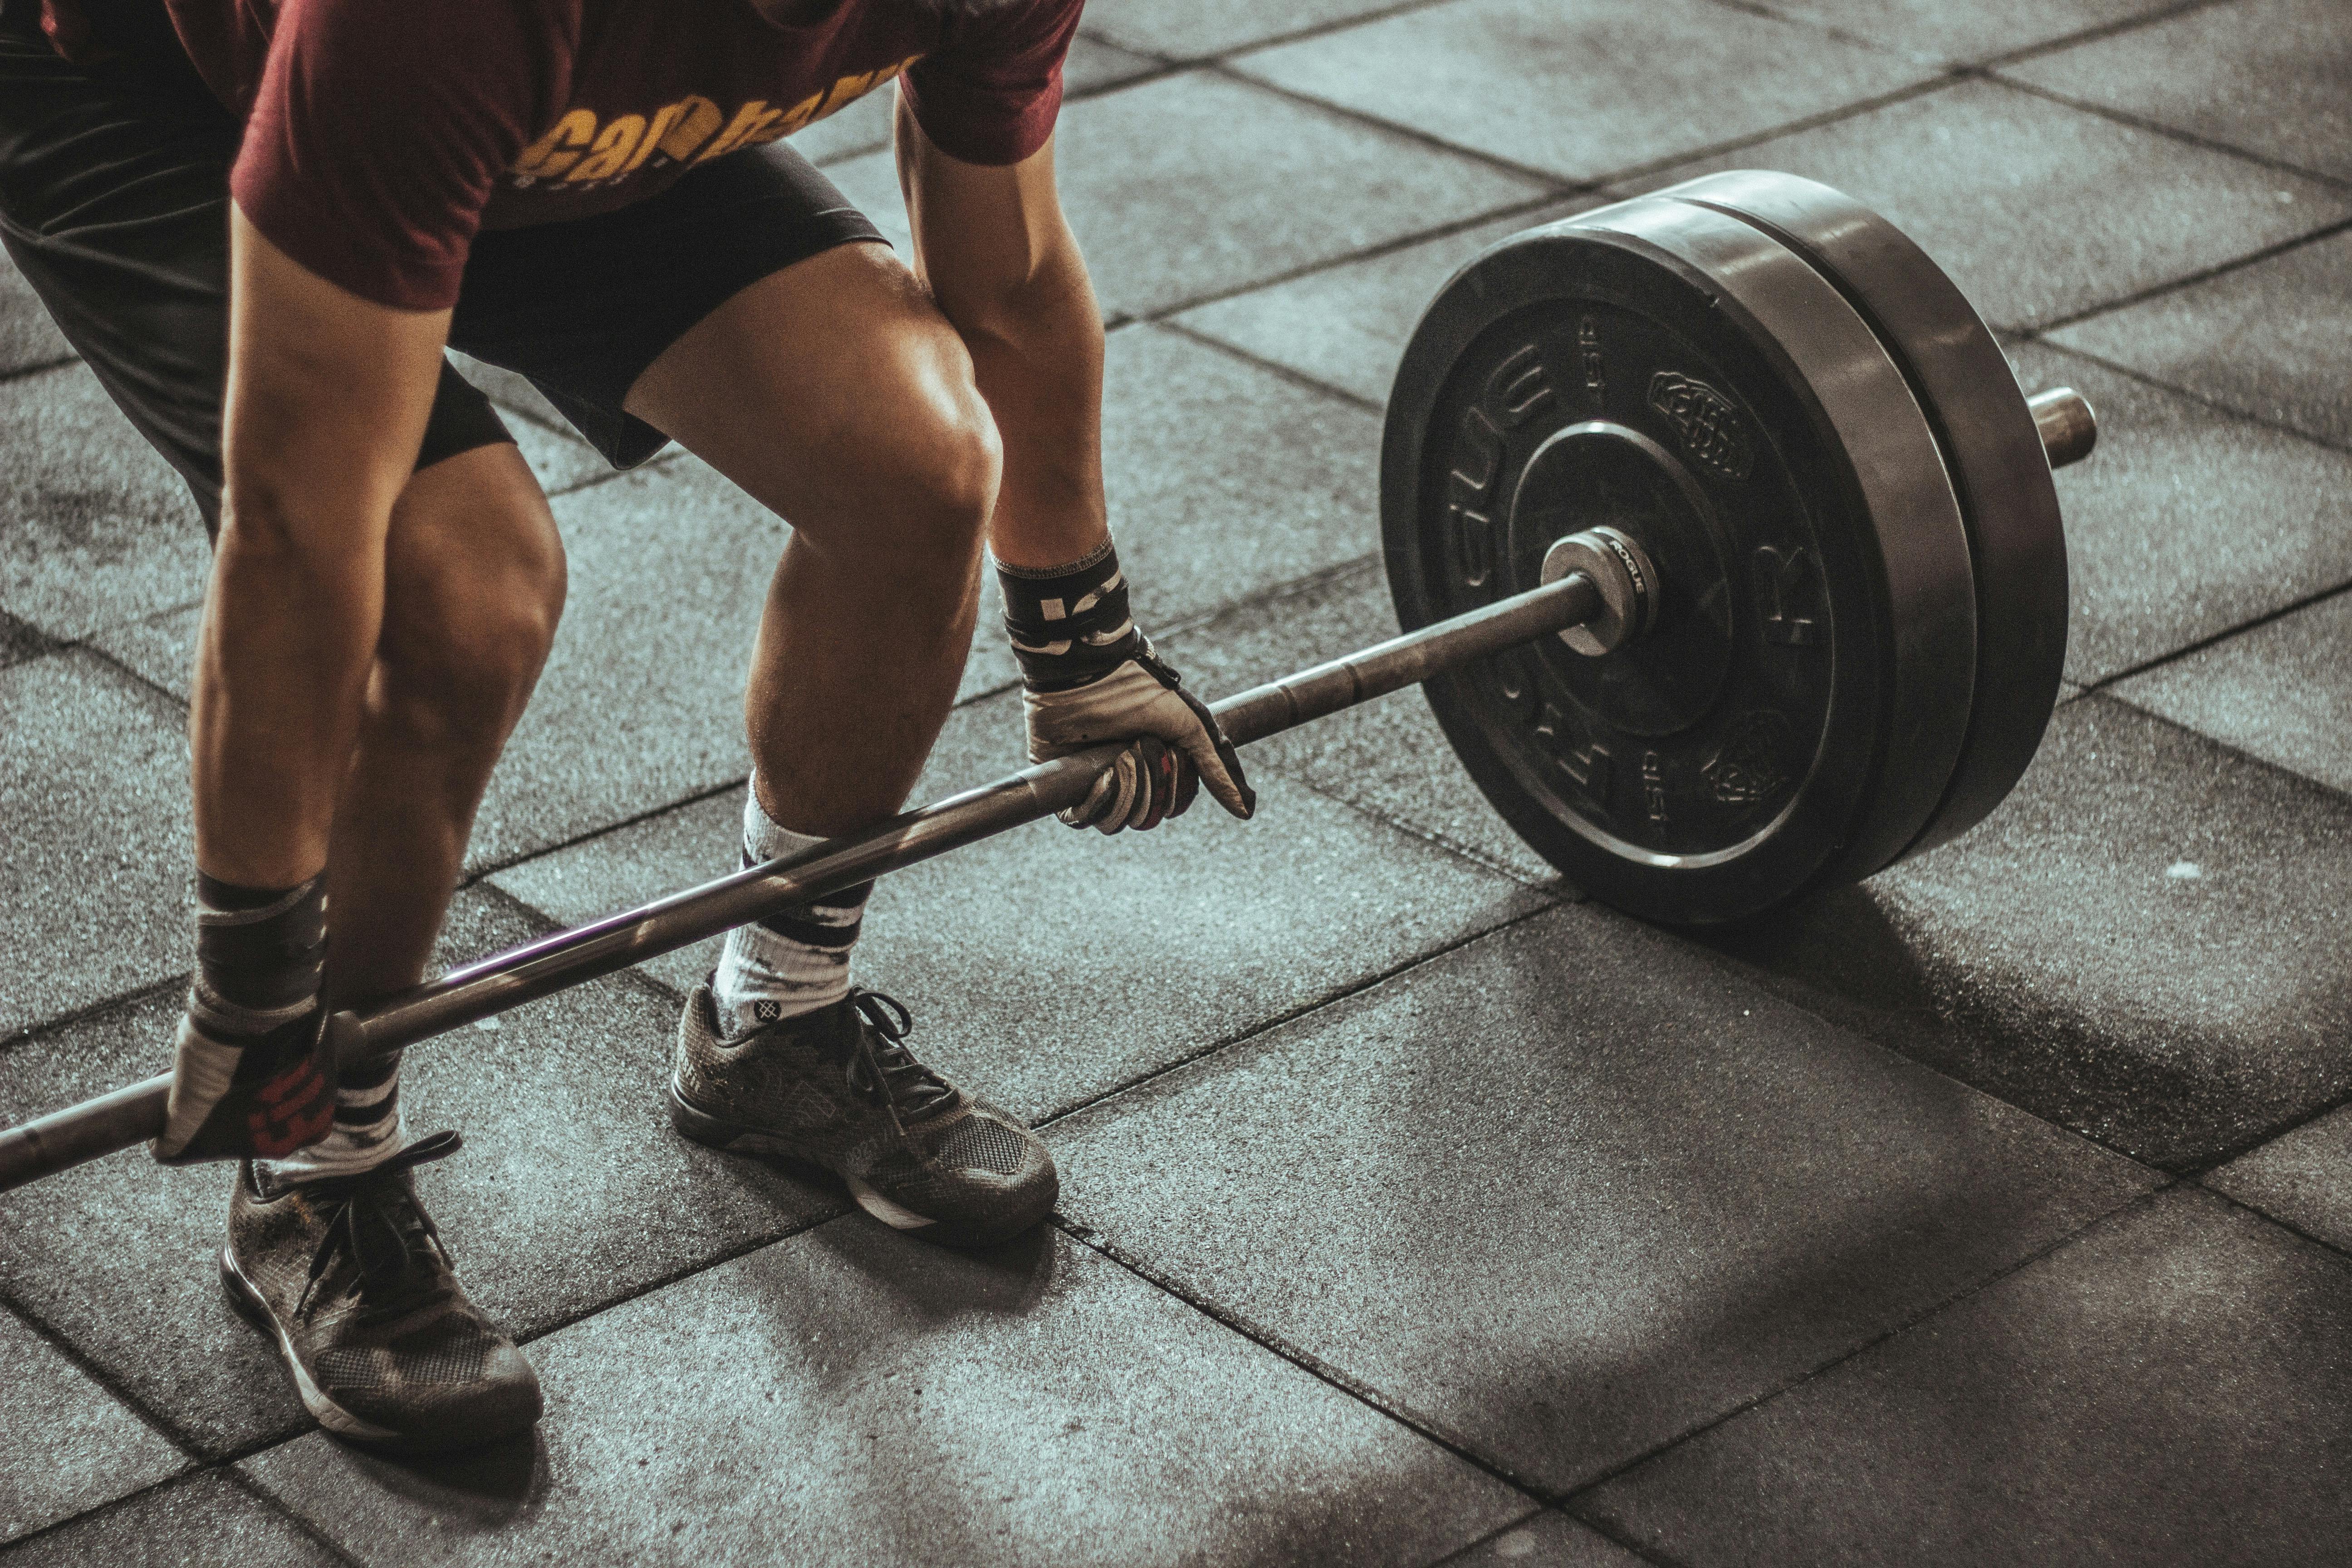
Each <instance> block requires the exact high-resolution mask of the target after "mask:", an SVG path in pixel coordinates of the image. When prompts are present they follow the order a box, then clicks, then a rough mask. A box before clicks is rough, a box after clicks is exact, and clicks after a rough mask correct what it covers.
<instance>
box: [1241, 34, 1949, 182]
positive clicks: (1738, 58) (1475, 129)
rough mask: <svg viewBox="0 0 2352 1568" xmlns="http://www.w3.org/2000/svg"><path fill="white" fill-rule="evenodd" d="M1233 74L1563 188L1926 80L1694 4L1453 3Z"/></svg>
mask: <svg viewBox="0 0 2352 1568" xmlns="http://www.w3.org/2000/svg"><path fill="white" fill-rule="evenodd" d="M1239 68H1240V69H1242V70H1244V71H1245V72H1247V73H1248V74H1249V75H1251V76H1254V77H1258V78H1261V79H1265V80H1266V81H1270V82H1273V83H1275V84H1276V85H1277V86H1280V87H1285V88H1287V89H1290V90H1291V91H1293V92H1302V93H1306V94H1307V95H1309V96H1311V97H1315V98H1319V99H1323V100H1327V101H1328V102H1332V103H1338V104H1343V105H1345V106H1346V107H1348V108H1349V109H1353V110H1358V111H1360V112H1361V113H1365V114H1374V115H1378V116H1380V117H1381V119H1384V120H1389V121H1394V122H1396V123H1398V124H1401V125H1409V126H1411V127H1412V128H1413V129H1414V130H1416V131H1422V132H1428V133H1430V134H1431V135H1433V136H1438V137H1442V138H1444V140H1445V141H1447V142H1452V143H1454V145H1456V146H1461V147H1470V148H1475V149H1476V150H1477V151H1479V152H1482V153H1489V154H1491V155H1493V156H1495V157H1497V158H1502V159H1507V160H1508V161H1509V162H1511V163H1516V164H1518V165H1520V166H1523V167H1532V168H1539V169H1545V170H1548V171H1549V172H1550V173H1552V174H1557V175H1559V176H1560V177H1561V178H1563V179H1570V180H1594V179H1600V178H1602V177H1603V176H1605V175H1609V174H1616V173H1620V172H1622V171H1625V170H1630V169H1634V168H1639V167H1642V166H1644V165H1647V164H1652V163H1658V162H1659V161H1661V160H1664V159H1668V158H1672V157H1675V156H1676V155H1677V154H1685V155H1686V154H1688V153H1692V152H1695V151H1696V150H1697V149H1699V148H1702V147H1711V146H1716V145H1719V144H1720V143H1722V142H1728V141H1731V140H1733V139H1735V138H1737V137H1741V136H1753V135H1756V134H1758V133H1759V132H1766V131H1769V130H1771V129H1772V128H1773V127H1775V126H1779V125H1786V124H1788V123H1790V121H1796V120H1802V119H1805V118H1807V117H1809V116H1811V115H1816V114H1820V113H1822V112H1823V111H1824V110H1832V109H1835V108H1838V107H1839V106H1841V105H1843V104H1847V103H1852V102H1853V101H1855V100H1860V99H1865V98H1871V97H1874V96H1876V95H1878V94H1880V93H1885V92H1892V91H1894V90H1895V89H1897V88H1901V87H1904V86H1906V85H1907V84H1909V83H1911V82H1914V81H1917V80H1918V79H1920V78H1921V77H1922V76H1923V75H1925V74H1926V72H1925V71H1924V70H1923V69H1922V68H1921V67H1920V66H1919V65H1918V64H1917V63H1916V62H1915V61H1911V60H1908V59H1905V58H1902V57H1901V56H1898V55H1895V54H1891V53H1888V52H1886V51H1885V50H1880V49H1872V48H1868V47H1864V46H1862V45H1859V44H1853V43H1849V42H1847V41H1846V40H1844V39H1843V38H1838V37H1829V36H1825V35H1823V34H1822V32H1821V31H1820V30H1819V29H1816V28H1812V27H1801V26H1792V25H1790V24H1789V23H1787V22H1782V21H1779V20H1777V19H1774V18H1772V17H1769V16H1759V15H1756V14H1754V13H1752V12H1748V11H1745V10H1736V9H1733V8H1731V7H1729V6H1725V5H1711V4H1708V0H1587V3H1586V4H1583V5H1576V6H1573V7H1565V8H1564V7H1562V6H1561V5H1559V3H1558V0H1453V3H1452V4H1450V5H1434V6H1427V7H1416V8H1414V9H1411V10H1407V11H1405V12H1403V13H1402V14H1401V15H1398V16H1391V17H1390V18H1388V19H1387V20H1385V21H1379V22H1371V23H1367V24H1366V25H1365V26H1360V27H1350V28H1349V29H1347V30H1346V31H1344V32H1339V33H1331V34H1326V35H1324V36H1322V37H1312V38H1307V39H1306V40H1304V41H1302V42H1299V43H1296V44H1288V45H1285V46H1283V47H1280V48H1274V49H1268V50H1266V51H1265V52H1264V53H1260V54H1253V55H1251V56H1249V57H1248V58H1246V59H1244V60H1242V61H1240V62H1239Z"/></svg>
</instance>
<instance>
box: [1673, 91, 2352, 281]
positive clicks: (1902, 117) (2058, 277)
mask: <svg viewBox="0 0 2352 1568" xmlns="http://www.w3.org/2000/svg"><path fill="white" fill-rule="evenodd" d="M1728 168H1738V169H1784V170H1786V171H1788V172H1789V173H1790V174H1802V175H1804V176H1806V177H1807V178H1809V179H1814V180H1820V181H1822V182H1823V183H1824V184H1831V185H1834V186H1836V187H1837V188H1838V189H1839V190H1842V191H1844V192H1846V193H1847V194H1848V195H1852V196H1853V197H1854V198H1856V199H1857V200H1860V201H1863V202H1866V203H1868V204H1869V205H1871V206H1872V207H1873V208H1874V209H1875V210H1877V211H1878V212H1880V213H1882V214H1884V215H1885V216H1886V217H1887V218H1889V219H1890V220H1892V221H1893V222H1894V223H1895V224H1896V225H1898V226H1901V228H1902V229H1903V231H1904V232H1905V233H1906V234H1907V235H1909V236H1910V237H1912V238H1913V239H1915V240H1916V241H1918V242H1919V244H1920V245H1921V246H1922V247H1925V248H1926V249H1927V254H1928V255H1930V256H1932V257H1934V258H1936V261H1937V265H1938V266H1940V267H1942V268H1943V269H1944V270H1945V271H1946V272H1948V273H1949V274H1951V277H1952V280H1953V281H1954V282H1956V283H1958V285H1959V286H1960V288H1961V289H1962V291H1964V292H1965V293H1966V294H1967V295H1968V297H1969V300H1972V301H1974V303H1975V305H1976V308H1977V310H1978V312H1979V314H1981V315H1982V316H1983V317H1984V318H1985V320H1987V321H1991V322H1993V323H1995V324H1996V325H1999V326H2004V327H2010V326H2032V325H2038V324H2040V323H2042V322H2047V321H2053V320H2054V319H2056V318H2058V317H2061V316H2066V315H2071V314H2073V313H2074V312H2075V311H2078V310H2086V309H2089V308H2090V307H2092V306H2095V305H2099V304H2102V303H2105V302H2106V301H2108V300H2119V299H2122V298H2124V297H2126V296H2127V295H2130V294H2133V293H2136V292H2137V291H2139V290H2141V289H2149V288H2153V287H2155V286H2156V285H2158V284H2160V283H2167V282H2171V281H2173V280H2175V279H2181V278H2186V277H2188V276H2189V275H2191V274H2192V273H2196V272H2200V271H2202V270H2204V269H2205V268H2210V267H2216V266H2219V265H2221V263H2223V262H2226V261H2230V260H2233V259H2235V258H2238V257H2242V256H2244V255H2246V254H2248V253H2249V252H2252V251H2254V250H2258V249H2260V248H2262V247H2264V246H2266V245H2275V244H2277V243H2279V242H2281V241H2283V240H2287V239H2292V238H2294V237H2297V236H2299V235H2304V234H2308V233H2310V232H2311V231H2312V230H2313V229H2314V228H2316V227H2318V226H2320V225H2322V224H2326V223H2329V222H2332V221H2333V220H2335V219H2336V218H2339V217H2342V216H2345V215H2346V213H2347V211H2352V195H2347V193H2345V192H2344V191H2341V190H2337V189H2333V188H2331V187H2329V186H2326V185H2323V184H2318V183H2316V182H2315V181H2311V180H2306V179H2304V178H2303V177H2301V176H2300V175H2294V174H2278V173H2276V172H2274V171H2272V170H2268V169H2264V168H2262V167H2260V166H2259V165H2256V164H2252V163H2246V162H2245V161H2244V160H2242V159H2239V158H2234V157H2231V155H2230V154H2228V153H2217V152H2213V151H2210V150H2209V149H2207V148H2203V147H2197V146H2191V145H2189V143H2187V142H2177V141H2174V140H2172V139H2171V138H2169V137H2167V136H2162V135H2159V134H2158V133H2156V132H2151V131H2139V130H2135V129H2133V128H2132V127H2130V126H2127V125H2120V124H2117V123H2116V121H2112V120H2107V119H2103V118H2102V117H2100V116H2098V115H2095V114H2091V113H2087V112H2085V111H2084V110H2077V109H2069V108H2067V107H2065V106H2064V105H2063V104H2057V103H2053V102H2051V101H2050V100H2047V99H2044V98H2040V97H2037V96H2035V95H2033V94H2032V93H2028V92H2021V91H2019V90H2018V89H2014V88H2010V87H2004V86H2002V85H2000V83H1997V82H1992V81H1982V80H1979V81H1965V82H1962V83H1960V84H1959V85H1958V86H1956V87H1951V88H1948V89H1944V90H1942V91H1938V92H1931V93H1927V94H1924V95H1922V96H1920V97H1917V98H1913V99H1906V100H1904V101H1902V102H1900V103H1894V104H1890V105H1888V106H1887V107H1885V108H1884V109H1879V110H1872V111H1871V112H1869V113H1867V114H1858V115H1855V116H1853V117H1852V118H1851V119H1846V120H1841V121H1837V122H1835V123H1834V124H1830V125H1824V126H1821V127H1819V128H1817V129H1814V130H1811V131H1801V132H1795V133H1793V134H1791V135H1788V136H1781V137H1776V138H1774V139H1773V140H1771V141H1769V142H1759V143H1757V144H1756V145H1754V146H1751V147H1743V148H1740V149H1739V150H1738V151H1737V152H1734V153H1727V154H1725V155H1723V156H1721V157H1717V158H1709V159H1705V160H1702V161H1700V162H1697V163H1686V164H1681V165H1678V166H1676V167H1675V168H1672V169H1668V170H1664V171H1662V172H1661V173H1659V174H1655V175H1654V176H1650V177H1648V178H1646V179H1644V180H1643V182H1642V184H1643V185H1645V186H1656V185H1663V184H1672V183H1674V182H1675V181H1678V180H1684V179H1688V178H1691V177H1693V176H1695V175H1698V174H1712V173H1714V172H1715V171H1716V170H1717V169H1728Z"/></svg>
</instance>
